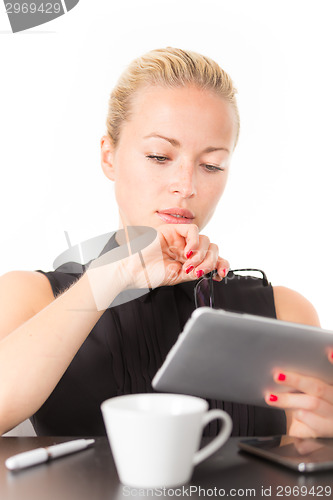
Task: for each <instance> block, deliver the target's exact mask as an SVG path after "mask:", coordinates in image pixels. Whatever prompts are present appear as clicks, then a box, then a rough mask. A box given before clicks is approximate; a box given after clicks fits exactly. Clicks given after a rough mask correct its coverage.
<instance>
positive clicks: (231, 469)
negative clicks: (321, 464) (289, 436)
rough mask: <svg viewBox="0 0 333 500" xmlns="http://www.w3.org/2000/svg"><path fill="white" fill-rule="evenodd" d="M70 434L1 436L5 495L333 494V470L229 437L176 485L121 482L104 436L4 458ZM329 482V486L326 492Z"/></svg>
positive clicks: (61, 498)
mask: <svg viewBox="0 0 333 500" xmlns="http://www.w3.org/2000/svg"><path fill="white" fill-rule="evenodd" d="M71 439H77V438H71V437H63V438H60V437H56V438H53V437H3V438H0V499H1V500H76V499H77V500H95V499H96V500H97V499H100V500H104V499H108V500H118V499H123V498H130V499H133V498H171V497H173V498H177V497H178V498H192V499H199V498H200V499H202V498H221V497H223V496H225V497H227V496H229V497H234V498H249V497H251V498H253V497H254V498H265V497H271V498H286V497H290V498H294V497H299V498H311V499H312V500H313V499H314V498H318V497H319V498H331V499H333V471H332V470H331V471H327V472H316V473H310V474H309V473H307V474H303V473H299V472H296V471H292V470H289V469H287V468H285V467H283V466H280V465H275V464H273V463H270V462H267V461H265V460H263V459H260V458H257V457H254V456H252V455H248V454H246V453H244V452H239V451H238V447H237V443H238V441H239V439H238V438H231V439H229V441H228V442H227V443H226V444H225V445H224V446H223V448H222V449H221V450H219V451H218V452H216V453H215V454H214V455H212V456H211V457H210V458H208V459H207V460H206V461H204V462H203V463H201V464H199V465H198V466H197V467H196V468H195V470H194V474H193V477H192V480H191V482H190V483H189V484H187V485H184V486H183V487H180V488H177V489H176V488H175V489H174V490H173V491H172V490H169V491H168V490H164V491H163V489H160V490H139V489H134V488H129V487H124V486H123V485H122V484H121V483H119V480H118V475H117V472H116V469H115V465H114V461H113V458H112V455H111V451H110V447H109V443H108V441H107V438H106V437H98V438H96V443H95V445H94V446H93V447H92V448H89V449H86V450H84V451H81V452H79V453H76V454H72V455H68V456H66V457H62V458H59V459H57V460H54V461H52V462H49V463H46V464H41V465H37V466H35V467H31V468H29V469H25V470H22V471H19V472H10V471H8V470H7V469H6V467H5V460H6V458H8V457H10V456H12V455H15V454H16V453H21V452H23V451H27V450H30V449H33V448H38V447H40V446H49V445H51V444H56V443H61V442H63V441H69V440H71ZM325 486H331V488H332V492H331V493H330V494H327V490H326V491H325Z"/></svg>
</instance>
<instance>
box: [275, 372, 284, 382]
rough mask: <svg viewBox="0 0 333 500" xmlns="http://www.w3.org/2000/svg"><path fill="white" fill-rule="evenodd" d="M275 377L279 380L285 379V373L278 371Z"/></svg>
mask: <svg viewBox="0 0 333 500" xmlns="http://www.w3.org/2000/svg"><path fill="white" fill-rule="evenodd" d="M277 379H278V380H281V382H282V381H283V380H286V376H285V374H284V373H279V375H278V377H277Z"/></svg>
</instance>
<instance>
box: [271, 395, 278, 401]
mask: <svg viewBox="0 0 333 500" xmlns="http://www.w3.org/2000/svg"><path fill="white" fill-rule="evenodd" d="M269 400H270V401H277V400H278V397H277V396H275V394H271V395H270V396H269Z"/></svg>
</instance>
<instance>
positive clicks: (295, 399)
mask: <svg viewBox="0 0 333 500" xmlns="http://www.w3.org/2000/svg"><path fill="white" fill-rule="evenodd" d="M265 401H266V403H267V404H268V405H270V406H273V407H276V408H283V409H293V410H296V409H297V410H300V409H302V410H307V411H311V412H313V413H316V414H317V415H321V416H322V417H327V418H332V417H333V415H332V413H333V406H332V405H331V404H330V403H328V402H327V401H324V400H323V399H319V398H316V397H314V396H309V395H308V394H301V393H293V392H280V393H279V392H277V393H275V394H271V393H267V394H266V395H265Z"/></svg>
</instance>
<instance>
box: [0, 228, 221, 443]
mask: <svg viewBox="0 0 333 500" xmlns="http://www.w3.org/2000/svg"><path fill="white" fill-rule="evenodd" d="M157 234H158V237H157V238H156V239H155V241H154V242H153V243H152V244H151V245H149V246H148V247H146V248H145V249H144V250H142V255H141V257H139V254H138V253H135V254H133V255H131V256H130V257H127V258H125V259H123V260H121V261H117V262H113V261H112V254H111V252H112V250H111V252H110V253H106V254H104V255H102V256H101V258H98V259H96V260H95V261H93V263H92V265H91V266H90V267H89V269H88V270H87V272H86V273H85V274H84V275H83V276H82V277H81V278H80V279H79V280H78V281H77V282H75V283H74V284H73V285H72V286H71V287H70V288H69V289H68V290H66V291H64V292H63V293H62V294H61V295H59V296H58V297H57V298H56V299H54V298H53V294H52V291H51V288H50V285H49V283H48V281H47V278H46V277H45V276H43V275H40V274H39V273H27V272H18V271H16V272H13V273H7V274H6V275H4V276H2V277H1V278H0V435H1V434H3V433H4V432H6V431H8V430H10V429H11V428H13V427H15V425H17V424H18V423H20V422H22V421H23V420H25V419H26V418H28V417H30V416H31V415H33V414H34V413H35V412H36V411H37V410H38V409H39V408H40V406H41V405H42V404H43V403H44V401H45V400H46V399H47V398H48V396H49V395H50V394H51V392H52V391H53V389H54V387H55V386H56V384H57V383H58V381H59V380H60V378H61V377H62V375H63V373H64V372H65V370H66V369H67V367H68V366H69V364H70V363H71V361H72V359H73V357H74V356H75V354H76V352H77V351H78V349H79V348H80V347H81V345H82V343H83V342H84V340H85V339H86V337H87V336H88V335H89V333H90V332H91V330H92V328H93V327H94V325H95V324H96V322H97V321H98V319H99V318H100V316H101V315H102V314H103V312H104V311H105V309H106V308H107V307H108V306H109V304H110V303H111V302H112V301H113V299H114V298H115V297H116V296H117V295H118V294H119V293H120V292H122V291H123V290H126V289H128V288H142V287H144V288H147V279H148V280H149V286H150V287H151V288H155V287H157V286H162V285H176V284H178V283H180V282H182V281H186V280H187V281H190V280H193V279H196V278H197V275H196V272H198V271H200V272H205V273H206V272H209V271H211V270H213V269H215V268H217V269H218V272H219V279H222V278H223V277H224V275H225V274H226V272H227V269H228V268H229V264H228V262H227V261H225V260H223V259H221V258H220V257H219V255H218V247H217V246H216V245H214V244H211V243H210V241H209V239H208V238H207V237H206V236H202V235H199V230H198V227H197V226H196V225H194V224H175V225H173V224H167V225H165V226H161V227H160V228H159V230H158V232H157ZM108 259H109V260H110V262H109V263H108ZM142 259H143V260H142ZM142 261H143V262H144V266H143V265H142Z"/></svg>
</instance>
